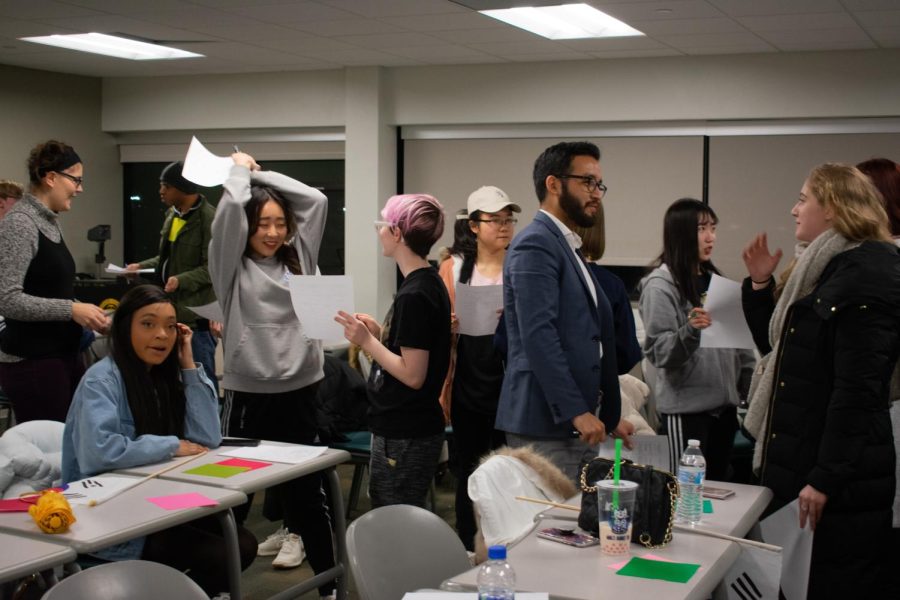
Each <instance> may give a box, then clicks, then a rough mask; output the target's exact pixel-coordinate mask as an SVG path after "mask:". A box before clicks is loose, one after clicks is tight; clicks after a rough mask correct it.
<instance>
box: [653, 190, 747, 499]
mask: <svg viewBox="0 0 900 600" xmlns="http://www.w3.org/2000/svg"><path fill="white" fill-rule="evenodd" d="M718 222H719V219H718V217H716V213H715V212H713V210H712V209H711V208H710V207H709V206H708V205H706V204H704V203H702V202H700V201H699V200H694V199H692V198H682V199H681V200H677V201H675V202H674V203H673V204H672V205H671V206H670V207H669V208H668V210H666V215H665V218H664V219H663V252H662V255H661V256H660V258H659V266H658V267H657V268H655V269H654V270H653V271H652V272H651V273H650V274H649V275H647V276H646V277H645V278H644V279H643V280H642V281H641V283H640V286H639V290H640V293H641V299H640V311H641V318H642V319H643V321H644V329H645V330H646V338H645V340H644V348H643V349H644V356H645V357H646V358H647V361H648V362H649V366H648V367H647V368H648V369H652V370H653V371H654V373H653V376H651V377H648V381H653V382H654V385H653V393H654V395H655V397H656V404H657V408H658V409H659V412H660V413H661V415H660V416H661V417H662V430H661V432H660V433H665V434H667V435H668V436H669V456H670V458H671V461H672V464H671V468H672V472H673V473H675V472H676V471H677V467H678V463H679V461H680V460H681V453H682V451H683V450H684V448H685V446H686V445H687V441H688V440H689V439H697V440H700V447H701V448H702V449H703V455H704V456H705V457H706V465H707V466H706V475H707V477H708V478H709V479H714V480H719V481H722V480H727V478H728V476H729V473H728V469H729V463H730V462H731V450H732V447H733V446H734V434H735V432H736V431H737V427H738V423H737V405H738V403H739V402H740V400H741V399H742V398H744V397H746V394H747V389H748V387H749V385H750V375H751V372H752V369H753V363H754V358H753V353H752V352H750V351H749V350H737V349H731V348H701V347H700V333H701V331H702V330H703V329H706V328H707V327H709V326H710V324H711V323H712V317H711V315H710V314H709V313H708V312H707V311H705V310H704V309H703V302H704V298H705V295H706V290H707V289H708V288H709V283H710V281H711V279H712V276H713V274H715V275H718V274H719V270H718V269H716V267H715V265H713V263H712V252H713V247H714V246H715V243H716V225H717V224H718Z"/></svg>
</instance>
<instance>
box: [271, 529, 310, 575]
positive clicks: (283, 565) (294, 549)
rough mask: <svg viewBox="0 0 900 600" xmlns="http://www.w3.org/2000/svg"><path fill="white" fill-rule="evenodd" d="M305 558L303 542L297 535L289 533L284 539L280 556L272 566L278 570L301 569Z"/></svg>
mask: <svg viewBox="0 0 900 600" xmlns="http://www.w3.org/2000/svg"><path fill="white" fill-rule="evenodd" d="M304 558H306V552H304V551H303V540H301V539H300V536H299V535H297V534H296V533H289V534H287V536H285V538H284V543H283V544H282V545H281V550H280V551H279V552H278V556H276V557H275V560H273V561H272V566H273V567H275V568H276V569H293V568H294V567H299V566H300V563H302V562H303V559H304Z"/></svg>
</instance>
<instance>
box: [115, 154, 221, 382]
mask: <svg viewBox="0 0 900 600" xmlns="http://www.w3.org/2000/svg"><path fill="white" fill-rule="evenodd" d="M183 168H184V163H183V162H182V161H177V162H173V163H171V164H170V165H168V166H167V167H166V168H165V169H163V170H162V173H161V174H160V176H159V197H160V199H161V200H162V203H163V204H165V205H166V206H167V207H169V208H168V210H167V211H166V220H165V222H164V223H163V226H162V231H160V240H159V254H158V255H157V256H154V257H153V258H148V259H146V260H142V261H141V262H138V263H131V264H129V265H128V266H127V267H126V268H127V269H128V270H129V271H137V270H138V269H148V268H152V269H155V273H154V277H153V279H155V280H157V282H158V283H159V284H160V285H162V286H163V289H165V291H166V293H167V294H169V295H170V296H171V298H172V303H173V304H174V305H175V311H176V316H177V319H178V322H179V323H184V324H185V325H187V326H188V327H190V328H191V329H192V330H193V331H194V335H193V336H192V339H191V349H192V350H193V353H194V359H195V360H196V361H197V362H199V363H200V364H201V365H203V369H204V370H205V371H206V375H207V377H209V380H210V381H212V382H213V384H215V385H216V388H218V384H217V379H216V363H215V356H216V335H214V333H216V332H218V331H220V328H221V325H220V324H219V323H215V322H210V321H208V320H206V319H203V318H199V317H198V316H197V315H196V314H194V312H193V311H191V310H190V309H189V308H188V307H189V306H203V305H204V304H209V303H211V302H215V300H216V294H215V292H214V291H213V287H212V282H211V281H210V279H209V268H208V249H209V240H210V238H211V237H212V234H211V227H212V221H213V217H215V216H216V208H215V207H214V206H212V205H211V204H210V203H209V202H208V201H207V200H206V198H204V197H203V195H202V194H200V192H199V190H198V188H197V184H195V183H193V182H191V181H188V180H187V179H185V178H184V177H183V176H182V175H181V170H182V169H183Z"/></svg>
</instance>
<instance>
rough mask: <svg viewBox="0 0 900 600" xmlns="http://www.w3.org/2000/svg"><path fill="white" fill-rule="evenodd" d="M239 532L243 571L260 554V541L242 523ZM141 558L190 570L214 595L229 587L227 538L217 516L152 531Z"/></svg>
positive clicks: (189, 574) (189, 573) (203, 586)
mask: <svg viewBox="0 0 900 600" xmlns="http://www.w3.org/2000/svg"><path fill="white" fill-rule="evenodd" d="M237 535H238V547H239V550H240V555H241V570H242V571H243V570H244V569H246V568H247V567H249V566H250V564H251V563H252V562H253V559H254V558H256V545H257V541H256V537H254V535H253V534H252V533H250V531H248V530H247V529H246V528H244V527H241V526H240V525H238V528H237ZM141 558H142V559H144V560H151V561H153V562H158V563H162V564H164V565H168V566H170V567H173V568H175V569H178V570H179V571H187V574H188V576H189V577H190V578H191V579H193V580H194V581H196V582H197V585H199V586H200V587H202V588H203V591H204V592H206V593H207V594H209V595H210V596H213V595H215V594H218V593H219V592H224V591H226V590H228V569H227V566H226V565H227V555H226V550H225V540H224V538H223V537H222V527H221V526H220V524H219V520H218V518H217V517H214V516H213V517H204V518H202V519H197V520H196V521H191V522H190V523H185V524H183V525H177V526H175V527H172V528H170V529H166V530H165V531H160V532H158V533H153V534H151V535H148V536H147V540H146V542H144V551H143V553H142V554H141Z"/></svg>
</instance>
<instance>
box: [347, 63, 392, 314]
mask: <svg viewBox="0 0 900 600" xmlns="http://www.w3.org/2000/svg"><path fill="white" fill-rule="evenodd" d="M383 79H384V74H383V71H382V69H381V68H379V67H352V68H348V69H347V70H346V92H345V98H346V119H345V123H346V142H345V152H346V159H345V163H344V169H345V188H346V200H345V207H346V208H345V215H344V217H345V221H344V222H345V234H344V235H345V238H344V247H345V257H346V265H347V274H348V275H352V276H353V286H354V296H355V297H354V302H355V304H356V310H357V311H358V312H365V313H369V314H371V315H372V316H373V317H375V318H376V319H377V320H379V321H380V320H381V319H383V318H384V315H385V313H386V312H387V309H388V308H389V307H390V305H391V301H392V299H393V294H394V292H395V291H396V283H395V282H396V277H395V272H396V271H395V266H394V261H393V260H391V259H389V258H385V257H383V256H382V255H381V245H380V244H379V242H378V235H377V234H376V232H375V229H374V226H373V221H375V220H377V219H380V218H381V216H380V213H379V211H380V210H381V207H382V206H384V203H385V201H386V200H387V199H388V197H390V196H391V195H393V194H395V193H396V190H397V142H396V127H393V126H391V125H389V124H387V123H386V118H385V117H386V115H387V114H390V111H389V110H386V108H387V107H386V102H385V94H384V93H383V89H382V88H383V85H384V83H383Z"/></svg>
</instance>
